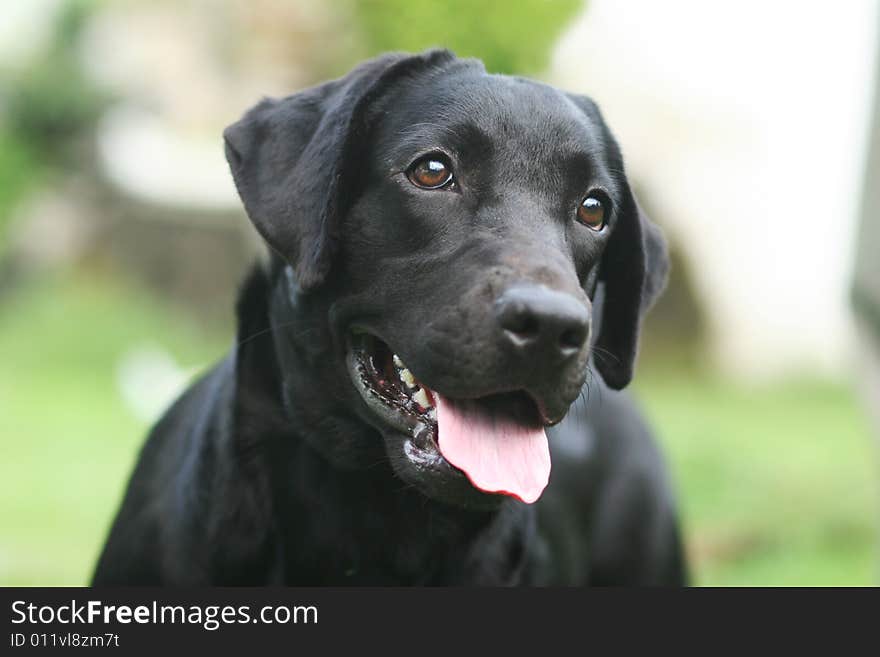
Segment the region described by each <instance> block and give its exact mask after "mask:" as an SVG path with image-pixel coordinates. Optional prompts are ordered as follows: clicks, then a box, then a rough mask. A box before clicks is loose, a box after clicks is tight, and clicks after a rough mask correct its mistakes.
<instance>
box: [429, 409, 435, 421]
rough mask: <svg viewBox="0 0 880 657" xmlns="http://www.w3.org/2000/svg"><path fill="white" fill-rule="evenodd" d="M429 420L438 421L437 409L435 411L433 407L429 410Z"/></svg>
mask: <svg viewBox="0 0 880 657" xmlns="http://www.w3.org/2000/svg"><path fill="white" fill-rule="evenodd" d="M428 419H430V420H431V421H433V422H436V421H437V409H435V408H434V407H433V406H432V407H431V408H429V409H428Z"/></svg>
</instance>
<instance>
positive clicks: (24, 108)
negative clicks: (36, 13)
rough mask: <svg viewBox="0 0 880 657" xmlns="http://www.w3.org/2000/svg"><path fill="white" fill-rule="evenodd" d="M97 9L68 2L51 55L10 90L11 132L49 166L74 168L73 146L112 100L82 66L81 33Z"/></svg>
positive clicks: (23, 74) (85, 1)
mask: <svg viewBox="0 0 880 657" xmlns="http://www.w3.org/2000/svg"><path fill="white" fill-rule="evenodd" d="M94 4H95V3H94V2H93V1H88V0H68V2H67V3H66V4H65V5H64V7H63V8H62V10H61V12H60V13H59V16H58V18H57V20H56V23H55V26H54V32H53V38H52V41H51V43H50V45H49V47H48V49H47V50H46V52H45V53H42V54H41V55H40V56H38V57H37V58H36V59H35V60H34V61H33V62H32V63H31V64H30V65H29V66H28V67H27V68H25V70H24V71H22V72H21V73H20V74H19V75H17V76H16V77H15V78H14V79H12V80H9V81H8V82H7V85H6V86H7V91H6V93H5V96H6V99H5V103H4V105H5V107H4V119H5V123H6V125H7V127H8V130H9V131H10V132H12V133H14V134H15V137H16V139H17V140H19V141H21V142H23V143H26V144H28V147H29V148H30V149H31V150H32V151H33V152H34V153H35V154H36V155H37V156H38V157H39V158H40V160H41V162H42V163H43V164H48V165H53V164H61V165H66V164H70V159H71V157H70V156H71V155H72V154H71V153H70V152H69V149H70V146H71V142H74V141H75V140H76V139H77V138H78V137H80V136H81V135H83V134H86V133H88V132H89V131H90V130H91V129H92V128H93V127H94V125H95V123H96V122H97V120H98V118H99V117H100V115H101V112H102V111H103V109H104V107H105V106H106V104H107V101H108V98H107V97H106V95H105V94H103V93H101V91H100V90H98V89H97V88H95V86H94V85H93V84H91V83H90V82H89V80H88V79H87V78H86V76H85V75H84V73H83V71H82V70H81V68H80V65H79V61H78V52H77V42H78V39H79V34H80V32H81V30H82V28H83V26H84V24H85V20H86V18H87V17H88V15H89V12H90V11H91V9H92V7H93V5H94ZM73 155H74V157H75V156H76V154H73Z"/></svg>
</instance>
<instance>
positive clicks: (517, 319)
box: [501, 313, 541, 340]
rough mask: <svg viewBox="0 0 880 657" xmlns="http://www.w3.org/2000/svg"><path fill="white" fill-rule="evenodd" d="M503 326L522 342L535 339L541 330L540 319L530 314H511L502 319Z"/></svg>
mask: <svg viewBox="0 0 880 657" xmlns="http://www.w3.org/2000/svg"><path fill="white" fill-rule="evenodd" d="M501 326H502V328H504V330H505V331H508V332H510V333H512V334H514V335H515V336H516V337H517V338H519V339H520V340H531V339H534V338H536V337H538V333H539V332H540V330H541V325H540V323H539V322H538V319H537V318H536V317H535V316H534V315H531V314H529V313H509V314H508V315H507V316H505V317H504V318H503V319H502V322H501Z"/></svg>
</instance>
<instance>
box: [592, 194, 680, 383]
mask: <svg viewBox="0 0 880 657" xmlns="http://www.w3.org/2000/svg"><path fill="white" fill-rule="evenodd" d="M668 272H669V256H668V253H667V248H666V240H665V239H664V238H663V234H662V233H661V232H660V229H659V228H658V227H657V226H656V225H654V224H653V223H652V222H651V221H650V220H649V219H648V217H647V215H645V213H644V211H643V210H642V208H641V207H640V206H639V203H638V201H636V199H635V197H634V196H633V194H632V192H630V191H629V189H628V187H627V189H626V200H625V203H624V207H623V208H622V209H621V212H619V213H618V215H617V218H616V222H615V225H614V226H613V232H612V233H611V237H610V238H609V240H608V245H607V246H606V247H605V252H604V253H603V254H602V263H601V264H600V266H599V281H600V282H601V283H602V285H603V286H604V288H605V289H604V300H603V304H602V312H601V317H600V324H599V336H598V338H597V339H596V344H595V349H596V367H597V368H598V370H599V372H600V373H601V374H602V379H603V380H604V381H605V383H607V384H608V386H609V387H611V388H614V389H615V390H620V389H621V388H623V387H625V386H626V385H627V384H628V383H629V382H630V380H632V376H633V368H634V367H635V360H636V352H637V349H638V339H639V330H640V328H641V323H642V317H643V316H644V314H645V313H646V312H647V311H648V309H649V308H650V307H651V305H652V304H653V303H654V301H655V300H656V299H657V297H658V296H660V293H661V292H662V291H663V288H664V287H665V285H666V276H667V274H668Z"/></svg>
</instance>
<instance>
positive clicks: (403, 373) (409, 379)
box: [398, 368, 416, 388]
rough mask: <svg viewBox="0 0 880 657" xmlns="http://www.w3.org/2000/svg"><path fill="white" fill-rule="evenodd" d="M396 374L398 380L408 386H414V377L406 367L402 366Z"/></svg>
mask: <svg viewBox="0 0 880 657" xmlns="http://www.w3.org/2000/svg"><path fill="white" fill-rule="evenodd" d="M398 374H400V380H401V381H403V382H404V383H405V384H406V386H407V387H408V388H415V387H416V378H415V377H414V376H413V375H412V372H410V371H409V370H408V369H406V368H403V369H402V370H400V372H398Z"/></svg>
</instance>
